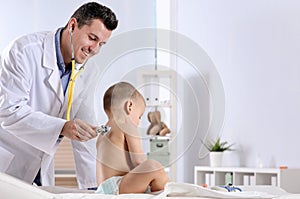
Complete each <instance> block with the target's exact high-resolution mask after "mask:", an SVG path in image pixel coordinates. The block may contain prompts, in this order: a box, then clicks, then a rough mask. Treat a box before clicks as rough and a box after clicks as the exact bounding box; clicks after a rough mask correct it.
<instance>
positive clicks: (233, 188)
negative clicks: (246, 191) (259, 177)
mask: <svg viewBox="0 0 300 199" xmlns="http://www.w3.org/2000/svg"><path fill="white" fill-rule="evenodd" d="M220 187H222V188H225V189H226V190H227V191H228V192H236V191H240V192H242V189H241V188H238V187H235V186H233V185H232V184H231V183H229V184H228V185H227V186H220Z"/></svg>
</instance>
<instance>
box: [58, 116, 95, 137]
mask: <svg viewBox="0 0 300 199" xmlns="http://www.w3.org/2000/svg"><path fill="white" fill-rule="evenodd" d="M95 129H96V126H92V125H90V124H88V123H86V122H84V121H82V120H80V119H75V120H71V121H67V122H66V123H65V125H64V127H63V129H62V131H61V133H60V134H61V135H63V136H65V137H68V138H70V139H72V140H77V141H87V140H90V139H92V138H95V137H96V136H97V133H96V131H95Z"/></svg>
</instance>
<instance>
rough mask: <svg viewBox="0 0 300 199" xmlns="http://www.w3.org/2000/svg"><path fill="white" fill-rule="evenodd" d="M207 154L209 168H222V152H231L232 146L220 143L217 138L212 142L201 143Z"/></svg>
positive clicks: (223, 142) (224, 142) (219, 139)
mask: <svg viewBox="0 0 300 199" xmlns="http://www.w3.org/2000/svg"><path fill="white" fill-rule="evenodd" d="M203 144H204V146H205V147H206V149H207V150H208V151H209V152H210V153H209V160H210V166H212V167H219V166H222V160H223V152H224V151H231V150H233V149H232V146H233V144H229V143H228V142H227V141H221V138H220V137H218V138H217V139H216V140H214V141H209V142H207V143H203Z"/></svg>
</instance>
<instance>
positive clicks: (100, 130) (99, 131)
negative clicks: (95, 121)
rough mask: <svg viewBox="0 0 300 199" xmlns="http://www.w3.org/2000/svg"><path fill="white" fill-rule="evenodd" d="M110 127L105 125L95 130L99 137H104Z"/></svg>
mask: <svg viewBox="0 0 300 199" xmlns="http://www.w3.org/2000/svg"><path fill="white" fill-rule="evenodd" d="M110 129H111V127H110V126H106V125H101V126H98V127H97V129H96V133H97V134H99V135H102V136H104V135H106V134H107V133H108V132H109V131H110Z"/></svg>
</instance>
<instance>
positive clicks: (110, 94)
mask: <svg viewBox="0 0 300 199" xmlns="http://www.w3.org/2000/svg"><path fill="white" fill-rule="evenodd" d="M139 97H141V98H142V99H143V100H144V98H143V96H142V94H141V93H140V92H139V91H138V90H137V89H136V88H135V87H134V86H133V85H131V84H130V83H128V82H119V83H116V84H114V85H112V86H111V87H109V88H108V89H107V90H106V92H105V93H104V96H103V108H104V110H105V112H106V113H110V112H111V111H112V108H119V107H120V106H123V105H124V102H125V101H127V100H129V99H133V100H136V99H138V98H139Z"/></svg>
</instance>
